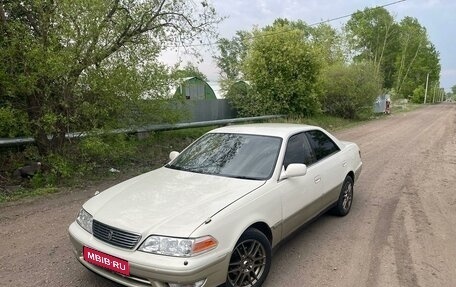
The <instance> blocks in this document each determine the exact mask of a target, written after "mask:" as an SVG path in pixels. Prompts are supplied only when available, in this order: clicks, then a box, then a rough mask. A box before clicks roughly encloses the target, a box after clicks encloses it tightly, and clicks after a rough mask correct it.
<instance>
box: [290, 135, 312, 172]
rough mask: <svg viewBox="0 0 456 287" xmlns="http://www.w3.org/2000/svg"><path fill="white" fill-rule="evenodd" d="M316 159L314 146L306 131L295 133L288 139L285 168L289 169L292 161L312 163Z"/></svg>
mask: <svg viewBox="0 0 456 287" xmlns="http://www.w3.org/2000/svg"><path fill="white" fill-rule="evenodd" d="M315 161H316V159H315V156H314V154H313V151H312V148H311V147H310V144H309V142H308V140H307V137H306V135H305V134H304V133H300V134H296V135H293V136H291V137H290V138H289V139H288V143H287V150H286V151H285V157H284V159H283V165H284V167H285V169H287V167H288V165H289V164H290V163H303V164H305V165H311V164H312V163H314V162H315Z"/></svg>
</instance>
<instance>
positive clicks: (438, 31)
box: [162, 0, 456, 92]
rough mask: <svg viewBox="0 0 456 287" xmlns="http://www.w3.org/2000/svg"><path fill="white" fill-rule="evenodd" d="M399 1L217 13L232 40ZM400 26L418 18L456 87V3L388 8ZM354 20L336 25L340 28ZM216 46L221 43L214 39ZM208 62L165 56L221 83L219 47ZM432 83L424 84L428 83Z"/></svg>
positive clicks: (245, 4)
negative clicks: (277, 25)
mask: <svg viewBox="0 0 456 287" xmlns="http://www.w3.org/2000/svg"><path fill="white" fill-rule="evenodd" d="M396 1H397V0H381V1H380V0H212V1H210V2H212V4H213V5H214V7H215V9H216V11H217V13H218V14H219V15H220V16H223V17H226V19H225V20H223V21H222V22H221V23H219V24H218V27H217V30H218V33H219V36H220V37H224V38H232V37H233V36H234V34H235V33H236V31H238V30H246V31H250V30H252V28H253V27H255V26H257V27H264V26H266V25H269V24H272V22H273V21H274V20H275V19H277V18H287V19H290V20H298V19H300V20H303V21H304V22H306V23H308V24H313V23H317V22H320V21H326V20H330V19H334V18H338V17H341V16H345V15H349V14H351V13H354V12H356V11H357V10H363V9H364V8H366V7H369V8H373V7H376V6H382V5H386V4H389V3H392V2H396ZM385 8H386V9H387V10H388V11H389V12H390V14H391V15H393V16H394V17H395V19H396V21H397V22H399V21H400V20H401V19H402V18H404V17H405V16H411V17H415V18H417V19H418V21H419V23H420V24H421V25H422V26H424V27H425V28H426V30H427V32H428V35H429V38H430V40H431V42H432V43H433V44H434V45H435V46H436V48H437V51H439V53H440V64H441V66H442V70H441V74H440V86H441V87H443V88H445V90H446V91H447V92H448V91H450V88H451V87H452V86H454V85H456V53H455V46H456V0H405V1H403V2H400V3H396V4H393V5H390V6H387V7H385ZM348 19H349V17H347V18H343V19H340V20H335V21H331V22H330V23H329V24H330V25H332V26H333V27H335V28H340V27H342V26H343V25H344V24H345V22H346V21H347V20H348ZM214 41H215V40H214ZM200 53H201V57H202V61H197V59H195V58H193V57H191V56H187V55H185V52H184V51H183V49H178V51H167V52H165V53H163V55H162V60H163V61H164V62H166V63H169V64H174V63H175V62H177V61H178V60H179V59H180V60H182V61H183V62H184V63H186V62H187V61H190V62H193V63H194V64H195V65H197V66H198V68H199V70H200V71H201V72H203V73H204V74H205V75H206V76H207V77H208V79H209V80H210V81H217V80H218V77H219V70H218V68H217V65H216V64H215V62H214V60H213V58H212V56H213V55H215V54H216V53H217V47H216V45H213V46H206V47H204V48H201V51H200ZM425 81H426V79H423V82H425Z"/></svg>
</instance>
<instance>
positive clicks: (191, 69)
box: [171, 62, 207, 82]
mask: <svg viewBox="0 0 456 287" xmlns="http://www.w3.org/2000/svg"><path fill="white" fill-rule="evenodd" d="M171 77H172V78H173V79H174V80H179V79H182V78H188V77H198V78H200V79H202V80H204V81H206V82H207V77H206V75H205V74H204V73H203V72H201V71H200V70H199V69H198V67H196V66H195V65H194V64H192V63H191V62H187V64H186V65H185V66H184V67H183V68H182V69H180V68H179V67H176V68H175V70H174V71H173V72H172V75H171Z"/></svg>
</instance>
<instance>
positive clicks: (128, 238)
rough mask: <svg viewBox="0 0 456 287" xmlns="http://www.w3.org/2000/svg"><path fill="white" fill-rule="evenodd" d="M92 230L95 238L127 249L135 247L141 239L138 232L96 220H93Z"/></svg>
mask: <svg viewBox="0 0 456 287" xmlns="http://www.w3.org/2000/svg"><path fill="white" fill-rule="evenodd" d="M92 231H93V236H95V238H98V239H100V240H101V241H104V242H106V243H109V244H112V245H115V246H118V247H122V248H128V249H132V248H133V247H135V246H136V244H137V243H138V241H139V239H141V235H139V234H135V233H131V232H127V231H123V230H120V229H117V228H114V227H111V226H109V225H106V224H103V223H101V222H98V221H96V220H94V221H93V227H92Z"/></svg>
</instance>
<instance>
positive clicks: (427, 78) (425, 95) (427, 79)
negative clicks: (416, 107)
mask: <svg viewBox="0 0 456 287" xmlns="http://www.w3.org/2000/svg"><path fill="white" fill-rule="evenodd" d="M428 84H429V73H428V74H427V76H426V91H425V92H424V103H423V104H425V103H426V98H427V89H428Z"/></svg>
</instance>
